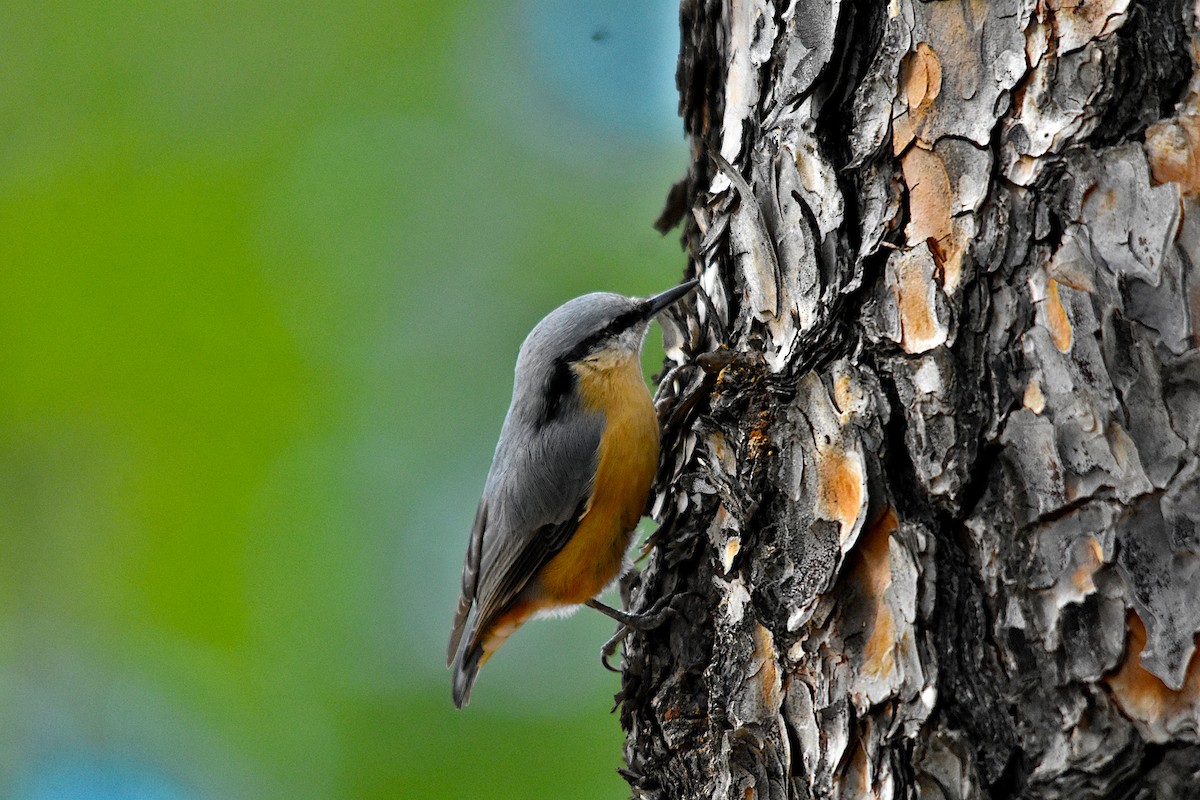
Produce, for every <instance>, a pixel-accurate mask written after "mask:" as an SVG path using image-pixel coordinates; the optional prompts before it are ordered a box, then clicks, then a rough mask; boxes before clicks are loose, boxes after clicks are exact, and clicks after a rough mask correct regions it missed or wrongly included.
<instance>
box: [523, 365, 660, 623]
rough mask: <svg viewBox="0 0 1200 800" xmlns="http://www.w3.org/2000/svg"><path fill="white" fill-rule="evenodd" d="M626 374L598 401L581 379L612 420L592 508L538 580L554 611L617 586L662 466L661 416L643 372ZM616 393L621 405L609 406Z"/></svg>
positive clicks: (608, 382) (607, 385) (611, 381)
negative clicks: (611, 396)
mask: <svg viewBox="0 0 1200 800" xmlns="http://www.w3.org/2000/svg"><path fill="white" fill-rule="evenodd" d="M635 364H636V362H635ZM620 372H621V373H624V374H617V375H612V374H610V375H608V376H605V380H604V382H603V386H604V394H602V395H600V396H598V397H597V396H596V395H597V394H598V392H592V393H590V394H591V395H592V396H591V397H589V392H588V389H589V387H588V381H587V380H586V378H585V379H584V380H582V381H581V389H582V394H583V395H584V397H585V399H590V400H592V401H593V403H594V405H599V406H601V407H605V406H607V407H606V408H605V410H606V412H607V413H606V417H607V422H606V425H605V430H604V436H603V439H602V440H601V446H600V453H599V460H598V464H597V469H596V479H595V481H594V483H593V488H592V495H591V500H590V502H589V504H588V507H587V510H586V512H585V513H584V515H583V517H582V518H581V519H580V521H579V527H577V528H576V529H575V533H574V534H573V535H572V536H571V538H570V540H569V541H568V542H567V544H566V546H565V547H563V549H562V550H560V551H559V552H558V554H557V555H556V556H554V558H553V559H551V560H550V561H549V563H547V564H546V566H545V567H543V568H542V570H541V572H540V573H539V574H538V577H537V584H538V589H540V592H539V594H540V595H541V598H540V599H542V600H543V602H545V604H546V606H548V607H553V606H562V605H577V604H579V603H584V602H586V601H588V600H590V599H591V598H593V597H595V596H596V595H597V594H599V593H600V592H601V591H603V589H604V587H606V586H608V585H609V584H610V583H612V581H613V579H614V578H616V577H617V575H618V573H620V571H621V566H622V564H623V563H624V560H625V552H626V551H627V550H628V549H629V542H630V539H631V537H632V536H633V529H634V528H635V527H637V523H638V520H639V519H641V517H642V512H643V511H644V510H645V508H646V498H647V496H648V495H649V493H650V484H651V483H652V482H653V480H654V471H655V468H656V467H657V466H658V417H657V415H656V414H655V412H654V404H653V402H651V400H650V395H649V393H648V392H647V391H646V388H645V383H644V382H643V381H642V375H641V370H640V368H638V367H636V366H633V368H632V369H627V370H620ZM634 381H636V385H632V384H633V382H634ZM621 382H628V383H629V384H630V385H629V386H624V387H623V386H621V385H620V384H621ZM614 390H615V391H614ZM610 392H612V393H613V394H615V395H616V398H615V399H616V401H617V402H608V401H609V400H610V396H609V393H610Z"/></svg>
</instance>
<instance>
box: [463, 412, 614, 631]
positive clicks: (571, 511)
mask: <svg viewBox="0 0 1200 800" xmlns="http://www.w3.org/2000/svg"><path fill="white" fill-rule="evenodd" d="M508 427H509V425H508V421H507V420H506V422H505V428H508ZM603 431H604V417H603V416H602V415H600V414H588V413H584V412H582V411H576V412H575V413H568V414H560V415H558V416H556V417H555V418H554V419H553V420H550V421H548V422H547V423H545V424H544V425H542V426H539V427H536V428H534V429H533V432H532V433H531V434H529V435H527V436H526V437H525V439H524V441H517V440H515V438H514V437H513V436H512V435H509V434H510V431H508V430H503V431H502V432H501V445H500V447H499V448H497V452H496V457H495V459H494V460H493V462H492V471H491V472H490V473H489V475H488V480H487V484H486V486H485V488H484V497H483V501H482V502H481V504H480V507H481V511H480V513H479V514H477V516H476V527H475V530H473V532H472V536H471V544H470V547H469V548H468V551H467V560H466V565H465V566H464V569H463V594H462V598H461V599H460V600H459V606H458V612H457V613H456V615H455V625H454V631H453V633H452V635H451V654H453V653H454V652H455V651H456V650H457V649H458V643H459V640H460V639H461V638H462V635H463V632H464V630H465V629H466V622H467V616H468V614H469V612H470V609H471V606H472V604H474V605H475V607H476V614H475V621H474V623H473V624H472V625H471V634H470V641H468V643H467V647H468V649H470V648H472V647H474V646H475V645H476V644H477V641H475V640H476V639H477V638H478V636H479V635H481V632H482V631H485V630H487V629H488V627H489V626H490V625H491V624H492V623H493V622H494V621H495V620H496V618H498V617H499V616H500V615H501V614H503V613H504V612H505V611H506V610H507V609H508V608H509V607H510V606H511V605H512V603H513V601H514V600H516V598H517V597H518V596H519V595H520V593H521V591H522V590H523V589H524V588H525V585H526V584H527V583H528V582H529V579H530V578H532V577H533V576H534V575H536V574H537V572H538V570H540V569H541V568H542V567H543V566H545V564H546V563H547V562H548V561H550V559H551V558H553V557H554V556H555V555H556V554H557V553H558V552H559V551H560V550H561V549H562V548H563V546H564V545H566V543H567V540H569V539H570V538H571V534H572V533H574V532H575V527H576V525H577V524H578V521H579V517H580V516H582V514H583V512H584V510H585V509H586V506H587V501H588V499H589V497H590V495H591V489H592V479H593V477H594V476H595V473H596V465H597V460H598V458H599V450H600V437H601V434H602V433H603Z"/></svg>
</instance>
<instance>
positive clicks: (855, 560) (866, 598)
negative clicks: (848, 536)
mask: <svg viewBox="0 0 1200 800" xmlns="http://www.w3.org/2000/svg"><path fill="white" fill-rule="evenodd" d="M898 524H899V521H898V520H897V519H896V512H895V511H893V510H892V508H891V507H890V506H889V507H887V508H886V509H885V510H884V513H883V514H882V515H880V517H879V518H878V519H877V520H876V521H875V522H874V523H873V524H872V525H871V526H870V528H869V529H868V530H867V532H866V533H865V534H864V535H863V537H862V538H861V539H860V540H859V542H858V544H857V545H856V546H855V548H854V552H853V555H852V556H851V558H850V560H849V563H848V566H847V571H846V575H847V580H848V581H849V584H850V586H852V587H854V590H855V591H856V592H857V593H858V595H859V596H860V597H861V598H862V602H863V603H864V604H867V605H869V606H871V608H872V609H873V610H874V614H873V615H872V617H871V621H870V622H869V623H868V624H867V627H866V629H865V630H864V631H863V633H864V634H865V635H866V637H867V639H866V643H865V644H864V645H863V671H864V672H866V673H867V674H870V675H873V676H876V677H879V676H882V675H886V674H888V673H890V672H891V671H892V670H893V669H894V668H895V666H896V620H895V617H894V616H893V614H892V609H891V608H890V607H889V606H888V604H887V601H886V600H885V599H884V592H886V591H887V588H888V587H889V586H891V585H892V559H891V552H890V551H891V539H892V533H893V532H894V531H895V530H896V527H897V525H898Z"/></svg>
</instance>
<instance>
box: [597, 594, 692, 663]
mask: <svg viewBox="0 0 1200 800" xmlns="http://www.w3.org/2000/svg"><path fill="white" fill-rule="evenodd" d="M678 599H680V598H679V597H663V598H660V599H659V601H658V602H656V603H655V604H654V605H653V606H651V607H650V608H649V609H648V610H647V611H644V612H642V613H640V614H631V613H629V612H628V611H618V610H617V609H615V608H613V607H612V606H608V605H605V604H604V603H601V602H600V601H599V600H595V599H593V600H589V601H587V603H586V605H587V606H589V607H590V608H594V609H596V610H597V611H599V612H600V613H601V614H604V615H605V616H608V617H611V618H612V619H615V620H616V621H617V622H618V623H620V624H619V626H618V627H617V632H616V633H614V634H613V635H612V638H610V639H609V640H608V641H607V642H605V643H604V645H603V646H602V647H601V648H600V663H601V664H603V665H604V668H605V669H606V670H608V671H609V672H620V671H621V670H620V669H618V668H616V667H614V666H612V665H611V664H609V663H608V660H609V659H610V658H612V657H613V656H614V655H616V652H617V648H618V647H620V645H621V642H623V641H625V638H626V637H628V636H629V634H630V633H632V632H633V631H649V630H654V629H655V628H657V627H659V626H660V625H662V624H663V623H664V622H666V621H667V620H668V619H670V618H671V617H673V616H674V615H675V614H676V613H677V609H676V608H675V600H678Z"/></svg>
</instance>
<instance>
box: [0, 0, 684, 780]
mask: <svg viewBox="0 0 1200 800" xmlns="http://www.w3.org/2000/svg"><path fill="white" fill-rule="evenodd" d="M676 14H677V10H676V5H675V3H674V2H673V0H654V1H653V2H650V1H649V0H558V1H557V2H555V1H552V0H544V1H543V2H524V3H512V2H507V3H500V2H480V1H479V0H474V1H473V2H466V1H465V0H460V2H438V3H434V2H424V3H415V2H399V3H397V2H395V0H378V1H368V0H338V2H314V1H313V0H301V2H293V3H287V4H284V3H267V2H252V1H250V0H241V2H235V3H230V2H221V1H220V0H215V1H214V0H208V1H207V2H184V3H161V2H124V3H105V2H86V1H85V2H39V3H33V4H17V3H5V4H4V9H3V12H2V14H0V18H2V19H3V24H2V25H0V797H4V798H18V800H50V799H54V800H59V799H60V798H88V799H89V800H92V799H93V798H95V799H98V800H110V799H111V798H136V800H158V799H159V798H167V799H169V800H190V799H191V798H369V797H389V798H390V797H431V798H436V797H456V798H475V797H497V798H506V797H521V798H564V797H571V798H592V797H596V798H600V797H604V798H613V797H624V796H626V795H627V790H626V787H625V785H624V782H623V781H622V780H621V779H620V778H619V776H618V775H617V774H616V771H615V770H616V768H617V767H618V766H619V765H620V747H621V742H622V737H621V732H620V728H619V725H618V721H617V719H616V717H615V716H613V715H611V714H610V713H609V709H610V707H611V705H612V695H613V693H614V692H616V691H617V689H618V688H619V685H618V679H617V677H616V676H614V675H611V674H609V673H607V672H605V671H603V670H602V669H601V667H600V664H599V661H598V648H599V646H600V644H601V643H602V642H603V640H604V639H605V638H606V637H607V636H608V635H609V634H610V633H611V632H612V625H611V623H609V622H608V621H607V620H606V619H604V618H602V617H600V615H598V614H594V613H590V612H589V613H587V614H578V615H576V616H575V617H572V618H571V619H569V620H566V621H548V622H539V623H534V624H531V625H529V626H526V628H524V629H523V630H522V631H521V632H520V633H519V634H518V635H516V636H515V637H513V639H512V640H510V641H509V643H508V644H507V645H506V646H505V648H504V650H502V651H501V652H500V654H499V655H498V656H497V657H496V658H495V659H493V660H492V661H491V662H490V663H489V664H488V665H487V667H486V668H485V669H484V670H483V672H482V673H481V676H480V679H479V683H478V684H477V686H476V689H475V694H474V698H473V700H472V704H471V705H470V707H469V708H468V709H466V710H465V711H464V712H456V711H455V710H454V709H453V707H452V705H451V703H450V688H449V674H448V672H447V671H446V669H445V667H444V664H443V659H444V650H445V642H446V636H447V632H448V631H447V628H448V624H449V620H450V615H451V610H452V606H453V602H454V599H455V596H456V593H457V586H458V581H459V570H460V566H461V559H462V555H463V551H464V548H465V545H466V540H467V532H468V528H469V525H470V522H471V520H472V518H473V515H474V512H475V503H476V501H477V498H478V493H479V491H480V489H481V487H482V484H483V479H484V476H485V473H486V471H487V467H488V463H489V461H490V459H491V452H492V448H493V446H494V443H495V438H496V434H497V433H498V431H499V426H500V422H501V420H502V418H503V415H504V412H505V409H506V407H507V403H508V398H509V393H510V389H511V375H512V364H513V359H514V357H515V353H516V348H517V346H518V345H519V343H520V341H521V339H522V338H523V336H524V334H525V333H526V332H527V331H528V330H529V328H530V327H532V325H533V324H534V323H535V322H536V321H537V320H538V319H539V318H540V317H541V316H542V315H543V314H544V313H546V312H547V311H548V310H550V309H551V308H552V307H554V306H555V305H557V304H559V303H560V302H562V301H564V300H566V299H568V298H570V297H572V296H574V295H577V294H582V293H584V292H587V291H592V290H596V289H610V290H616V291H621V292H625V293H630V294H648V293H651V292H654V291H657V290H661V289H663V288H666V287H667V286H670V285H672V284H673V283H675V282H676V281H677V280H678V279H679V278H680V276H681V272H682V266H683V257H682V255H681V254H680V251H679V246H678V243H677V241H676V237H675V236H674V235H672V236H669V237H667V238H665V239H664V238H660V237H659V236H658V235H657V234H656V233H655V232H654V231H653V230H652V229H651V221H652V220H653V219H654V217H655V216H656V214H657V213H658V211H659V210H660V208H661V205H662V202H663V199H664V198H665V196H666V192H667V188H668V187H669V186H670V184H671V182H672V181H673V180H675V179H676V178H677V177H678V176H679V175H680V174H682V171H683V167H684V155H685V154H684V143H683V138H682V134H681V132H680V123H679V121H678V119H677V117H676V115H675V94H674V86H673V81H674V77H673V76H674V58H675V53H676V50H677V46H678V33H677V22H676ZM657 342H658V334H657V332H652V333H651V342H650V346H649V347H648V348H647V351H648V352H647V357H646V360H647V366H648V371H649V370H650V369H653V367H654V365H655V364H656V362H657V361H658V360H659V359H660V358H661V351H660V350H657Z"/></svg>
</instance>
